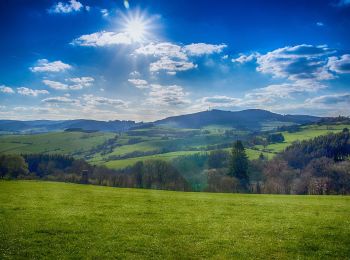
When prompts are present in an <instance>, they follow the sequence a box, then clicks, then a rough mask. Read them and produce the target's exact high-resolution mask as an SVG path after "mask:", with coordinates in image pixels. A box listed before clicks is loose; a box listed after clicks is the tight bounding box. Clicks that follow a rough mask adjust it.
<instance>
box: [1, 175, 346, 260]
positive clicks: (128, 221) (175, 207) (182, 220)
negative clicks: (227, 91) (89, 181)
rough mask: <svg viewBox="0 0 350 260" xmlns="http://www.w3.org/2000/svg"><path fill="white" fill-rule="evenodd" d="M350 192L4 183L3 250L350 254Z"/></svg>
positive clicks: (27, 254)
mask: <svg viewBox="0 0 350 260" xmlns="http://www.w3.org/2000/svg"><path fill="white" fill-rule="evenodd" d="M349 215H350V198H349V197H344V196H281V195H243V194H214V193H184V192H170V191H157V190H140V189H120V188H109V187H98V186H89V185H77V184H65V183H53V182H36V181H1V182H0V241H2V242H1V243H0V258H1V259H24V258H25V259H28V258H31V259H33V258H46V259H57V258H60V259H62V258H90V259H91V258H128V259H138V258H152V259H154V258H157V259H164V258H176V259H189V258H191V259H193V258H218V259H222V258H230V259H232V258H234V259H306V258H307V259H326V258H327V259H329V258H333V259H347V258H348V257H349V255H350V220H349Z"/></svg>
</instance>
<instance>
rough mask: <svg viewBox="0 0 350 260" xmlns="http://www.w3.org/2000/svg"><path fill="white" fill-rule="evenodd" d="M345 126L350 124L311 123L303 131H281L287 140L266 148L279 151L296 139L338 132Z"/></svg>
mask: <svg viewBox="0 0 350 260" xmlns="http://www.w3.org/2000/svg"><path fill="white" fill-rule="evenodd" d="M345 127H348V128H350V126H349V125H331V126H325V125H323V126H317V125H311V126H307V127H304V128H302V130H301V131H299V132H295V133H288V132H281V133H282V134H283V136H284V138H285V142H283V143H278V144H270V145H268V146H266V148H265V149H264V150H266V151H269V152H272V153H278V152H281V151H283V150H284V149H285V148H286V147H287V146H289V145H290V144H292V142H294V141H298V140H300V141H301V140H307V139H311V138H314V137H317V136H320V135H326V134H328V133H331V132H332V133H337V132H340V131H342V130H343V129H344V128H345ZM255 147H256V148H258V149H260V150H263V146H262V145H256V146H255Z"/></svg>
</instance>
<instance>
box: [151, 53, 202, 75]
mask: <svg viewBox="0 0 350 260" xmlns="http://www.w3.org/2000/svg"><path fill="white" fill-rule="evenodd" d="M194 68H197V65H196V64H194V63H192V62H189V61H186V60H173V59H170V58H169V57H162V58H161V59H160V60H157V61H155V62H152V63H151V64H150V71H151V72H157V71H161V70H164V71H168V72H169V73H170V75H174V74H175V73H176V72H177V71H185V70H190V69H194Z"/></svg>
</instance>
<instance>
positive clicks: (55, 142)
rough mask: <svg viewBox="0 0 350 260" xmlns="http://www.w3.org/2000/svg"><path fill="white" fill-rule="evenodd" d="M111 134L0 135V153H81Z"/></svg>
mask: <svg viewBox="0 0 350 260" xmlns="http://www.w3.org/2000/svg"><path fill="white" fill-rule="evenodd" d="M113 136H115V134H112V133H100V132H98V133H82V132H56V133H45V134H33V135H0V153H17V154H20V153H61V154H74V153H81V152H84V151H87V150H90V149H91V148H93V147H95V146H97V145H99V144H102V143H103V142H105V141H106V140H107V139H109V138H112V137H113Z"/></svg>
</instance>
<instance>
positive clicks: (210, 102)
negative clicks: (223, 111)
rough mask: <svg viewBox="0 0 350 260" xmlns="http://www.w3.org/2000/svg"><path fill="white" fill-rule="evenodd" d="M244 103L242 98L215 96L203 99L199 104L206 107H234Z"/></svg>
mask: <svg viewBox="0 0 350 260" xmlns="http://www.w3.org/2000/svg"><path fill="white" fill-rule="evenodd" d="M241 101H242V99H240V98H234V97H228V96H220V95H215V96H212V97H203V98H201V99H200V100H199V103H200V104H201V105H202V106H203V107H204V108H208V107H211V108H213V107H232V106H237V105H239V103H240V102H241Z"/></svg>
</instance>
